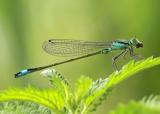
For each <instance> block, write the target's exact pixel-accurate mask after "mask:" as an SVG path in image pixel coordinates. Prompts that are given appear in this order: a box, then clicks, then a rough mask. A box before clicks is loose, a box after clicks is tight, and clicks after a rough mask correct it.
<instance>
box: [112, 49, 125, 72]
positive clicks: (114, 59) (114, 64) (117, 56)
mask: <svg viewBox="0 0 160 114" xmlns="http://www.w3.org/2000/svg"><path fill="white" fill-rule="evenodd" d="M126 51H127V50H124V51H122V52H121V53H120V54H118V55H116V56H114V57H113V58H112V65H113V67H114V68H115V69H116V70H118V67H117V64H116V60H117V59H118V58H119V57H120V56H121V55H123V54H124V53H127V52H126Z"/></svg>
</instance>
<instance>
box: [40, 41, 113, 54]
mask: <svg viewBox="0 0 160 114" xmlns="http://www.w3.org/2000/svg"><path fill="white" fill-rule="evenodd" d="M110 45H111V42H90V41H83V40H70V39H51V40H48V41H45V42H44V43H43V45H42V48H43V49H44V51H45V52H47V53H48V54H51V55H55V56H78V55H85V54H88V53H93V52H96V51H100V50H102V49H104V48H107V47H110Z"/></svg>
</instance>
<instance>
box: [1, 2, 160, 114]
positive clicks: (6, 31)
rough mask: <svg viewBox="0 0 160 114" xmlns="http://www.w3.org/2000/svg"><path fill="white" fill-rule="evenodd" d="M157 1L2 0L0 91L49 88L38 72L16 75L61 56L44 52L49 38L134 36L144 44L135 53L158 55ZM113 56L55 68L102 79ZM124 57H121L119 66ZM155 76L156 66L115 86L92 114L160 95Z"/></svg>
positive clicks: (159, 78)
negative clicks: (15, 75) (18, 76)
mask: <svg viewBox="0 0 160 114" xmlns="http://www.w3.org/2000/svg"><path fill="white" fill-rule="evenodd" d="M159 4H160V1H159V0H79V1H76V0H0V52H1V54H0V78H1V80H0V89H1V90H3V89H6V88H8V87H12V86H18V87H25V86H27V85H28V84H31V85H34V86H36V87H41V88H45V87H49V84H48V80H47V79H46V78H45V77H43V76H40V75H39V72H36V73H33V74H30V75H28V76H26V77H22V78H18V79H15V78H14V74H15V73H16V72H17V71H19V70H20V69H23V68H30V67H35V66H41V65H47V64H50V63H54V62H57V61H61V60H64V59H65V58H61V57H54V56H51V55H48V54H46V53H45V52H44V51H43V50H42V48H41V47H42V43H43V41H45V40H48V39H51V38H58V39H80V40H91V41H96V40H98V41H108V40H114V39H130V38H131V37H133V36H134V35H136V36H137V37H138V38H139V39H140V40H141V41H143V43H144V48H143V49H136V52H137V53H140V54H141V55H142V56H143V57H145V58H147V57H149V56H152V55H153V56H155V57H157V56H160V44H159V43H160V32H159V31H160V22H159V20H160V13H159V12H160V7H159ZM115 54H116V53H110V54H108V55H98V56H94V57H89V58H86V59H83V60H78V61H75V62H72V63H68V64H64V65H61V66H57V67H55V69H56V70H58V71H59V72H61V73H62V74H64V75H65V77H66V78H68V80H69V81H70V82H74V81H75V80H77V79H78V78H79V76H81V75H86V76H90V77H91V78H93V79H94V80H95V79H97V78H99V77H102V78H105V77H106V76H108V75H109V74H110V73H112V72H113V71H114V70H113V68H112V65H111V58H112V56H114V55H115ZM127 61H129V59H127ZM127 61H125V60H123V59H122V58H121V59H120V60H119V62H118V65H119V66H122V65H123V64H125V63H127ZM159 74H160V67H159V66H158V67H154V68H152V69H149V70H146V71H143V72H141V73H139V74H137V76H134V77H132V78H130V79H128V80H126V81H125V82H123V83H121V84H120V85H119V86H116V87H115V89H114V90H113V92H112V95H110V97H109V98H108V100H106V102H104V103H103V105H102V106H101V107H99V108H98V111H97V112H96V113H95V114H102V113H106V112H107V111H108V110H111V109H114V108H115V107H116V105H117V104H118V103H127V102H128V101H129V100H131V99H136V100H139V99H141V98H142V97H143V96H146V95H150V94H159V93H160V75H159Z"/></svg>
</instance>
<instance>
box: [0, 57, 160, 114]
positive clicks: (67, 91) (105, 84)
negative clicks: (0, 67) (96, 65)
mask: <svg viewBox="0 0 160 114" xmlns="http://www.w3.org/2000/svg"><path fill="white" fill-rule="evenodd" d="M159 64H160V57H157V58H153V57H149V58H147V59H145V60H141V61H138V62H134V61H130V62H129V63H128V64H127V65H125V66H124V67H123V68H122V69H121V70H120V71H115V72H114V73H112V74H111V75H109V77H107V78H105V79H101V78H99V79H97V80H96V81H93V80H92V79H91V78H89V77H86V76H81V77H80V79H78V80H77V82H76V83H75V88H72V86H71V85H70V84H69V82H68V81H67V80H66V79H65V78H64V77H63V76H62V75H61V74H60V73H57V72H56V71H54V70H48V71H47V72H46V73H43V75H45V76H47V77H48V79H49V81H50V83H51V85H52V87H51V88H48V89H38V88H34V87H32V86H28V87H27V88H23V89H20V88H9V89H7V90H4V91H2V92H0V101H1V102H6V101H10V100H14V101H16V102H18V101H23V102H33V103H34V104H38V105H39V106H43V107H46V108H47V109H48V110H49V111H50V112H49V113H53V114H88V113H92V112H93V111H95V110H96V109H97V107H98V106H99V105H100V104H101V103H102V102H103V101H104V100H105V99H106V97H107V96H108V94H109V93H110V91H111V90H112V88H113V87H114V86H115V85H117V84H118V83H120V82H121V81H123V80H125V79H127V78H128V77H130V76H132V75H133V74H135V73H137V72H139V71H141V70H144V69H147V68H150V67H153V66H156V65H159ZM16 107H17V108H18V107H19V106H18V105H16ZM21 109H22V108H21ZM1 110H6V109H5V108H4V107H3V108H1ZM112 114H115V113H114V112H112ZM116 114H119V113H116ZM120 114H121V113H120Z"/></svg>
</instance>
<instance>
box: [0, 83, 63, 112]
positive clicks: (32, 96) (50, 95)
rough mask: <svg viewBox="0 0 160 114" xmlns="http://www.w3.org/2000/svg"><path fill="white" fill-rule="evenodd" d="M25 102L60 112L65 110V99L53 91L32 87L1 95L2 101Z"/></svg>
mask: <svg viewBox="0 0 160 114" xmlns="http://www.w3.org/2000/svg"><path fill="white" fill-rule="evenodd" d="M8 100H25V101H32V102H35V103H38V104H41V105H43V106H46V107H48V108H50V109H52V110H53V111H54V112H57V113H58V112H60V111H62V110H63V108H64V101H65V100H64V98H63V97H62V96H61V94H59V92H57V91H56V90H53V89H44V90H42V89H35V88H33V87H31V86H29V87H27V88H25V89H18V88H10V89H7V90H5V91H3V92H1V94H0V101H1V102H2V101H8Z"/></svg>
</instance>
